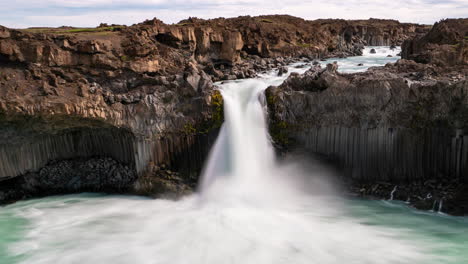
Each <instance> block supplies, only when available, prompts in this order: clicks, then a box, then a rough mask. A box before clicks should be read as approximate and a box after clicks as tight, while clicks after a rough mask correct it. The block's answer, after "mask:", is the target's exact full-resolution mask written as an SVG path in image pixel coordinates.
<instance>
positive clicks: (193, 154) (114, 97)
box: [0, 16, 429, 202]
mask: <svg viewBox="0 0 468 264" xmlns="http://www.w3.org/2000/svg"><path fill="white" fill-rule="evenodd" d="M428 29H429V28H428V27H427V26H421V25H416V24H404V23H399V22H397V21H393V20H376V19H372V20H363V21H345V20H317V21H306V20H303V19H300V18H295V17H290V16H262V17H239V18H233V19H213V20H200V19H195V18H192V19H188V20H184V21H181V22H180V23H178V24H175V25H166V24H164V23H162V22H161V21H159V20H157V19H153V20H148V21H145V22H143V23H140V24H137V25H133V26H130V27H126V26H116V25H112V26H109V25H101V26H100V27H98V28H95V29H79V28H67V27H62V28H55V29H50V28H42V29H41V28H31V29H24V30H14V29H8V28H5V27H0V202H4V201H7V200H9V201H12V200H16V199H21V198H25V197H32V196H36V195H48V194H54V193H66V192H76V191H118V192H125V193H129V192H133V193H135V192H136V193H140V194H155V195H158V194H162V193H164V192H172V193H174V192H175V193H181V192H186V191H187V190H189V189H191V188H193V186H194V185H195V183H196V180H197V178H196V177H197V175H198V172H199V170H200V168H201V166H202V163H203V161H204V159H205V156H206V154H207V152H208V150H209V148H210V146H211V144H212V143H213V141H214V139H215V138H216V134H217V130H218V128H219V126H220V124H221V123H222V120H223V113H222V98H221V96H220V94H219V93H218V92H216V91H215V89H214V85H213V82H214V81H219V80H231V79H237V78H247V77H253V76H255V75H256V74H257V72H261V71H265V70H268V69H271V68H274V67H280V66H283V65H285V64H288V63H291V62H292V61H294V60H296V59H297V58H299V57H306V58H308V59H316V58H324V57H330V56H350V55H358V54H360V52H361V48H362V46H363V45H390V44H397V45H398V44H400V43H402V42H403V41H404V40H405V39H408V38H411V37H414V36H416V35H418V34H421V33H424V32H426V31H427V30H428ZM61 175H62V176H63V177H62V176H61Z"/></svg>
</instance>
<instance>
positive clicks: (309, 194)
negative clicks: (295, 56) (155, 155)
mask: <svg viewBox="0 0 468 264" xmlns="http://www.w3.org/2000/svg"><path fill="white" fill-rule="evenodd" d="M290 70H292V71H305V70H306V69H293V68H290ZM284 78H285V77H275V76H274V74H271V75H265V76H263V77H262V78H259V79H255V80H242V81H234V82H229V83H226V84H223V85H221V87H220V89H221V92H222V95H223V98H224V101H225V119H226V122H225V124H224V125H223V128H222V130H221V133H220V135H219V138H218V140H217V142H216V144H215V147H214V148H213V150H212V153H211V155H210V158H209V162H208V164H207V166H206V169H205V171H204V174H203V177H202V182H201V185H200V186H201V187H200V188H201V189H200V192H199V193H198V194H194V195H192V196H190V197H186V198H185V199H183V200H180V201H169V200H154V201H153V200H147V199H141V198H135V199H128V198H127V199H123V198H122V197H105V198H102V199H86V198H76V199H71V200H67V201H66V202H64V201H63V200H58V201H56V200H53V199H51V200H50V201H49V202H47V203H40V204H33V205H32V206H25V203H23V204H22V205H21V206H18V207H17V208H15V207H13V208H12V210H13V211H14V212H15V215H17V216H18V217H21V218H26V219H28V221H29V226H28V228H27V229H26V230H27V231H26V232H25V233H24V234H23V237H24V239H21V240H20V241H18V242H16V243H14V244H13V245H12V246H11V247H10V248H9V252H10V254H12V255H14V256H18V257H19V261H18V262H19V263H35V264H42V263H113V264H119V263H122V264H123V263H125V264H127V263H143V264H145V263H148V264H155V263H157V264H159V263H161V264H163V263H164V264H165V263H168V264H186V263H195V264H196V263H200V264H202V263H203V264H211V263H212V264H219V263H239V264H248V263H253V264H261V263H265V264H274V263H308V264H341V263H343V264H344V263H346V264H390V263H391V264H397V263H408V264H410V263H411V264H413V263H424V264H426V263H429V260H431V261H434V260H436V259H435V258H432V257H430V256H429V255H428V254H427V250H429V249H428V248H425V245H424V244H422V243H421V242H419V243H418V242H414V241H411V240H410V238H409V236H408V233H410V232H407V231H401V230H393V229H384V228H382V227H375V226H371V225H365V224H362V223H360V222H358V221H357V220H356V219H355V218H353V217H352V216H351V215H350V214H348V212H347V211H346V208H345V206H344V204H342V201H341V200H340V199H337V198H333V189H332V188H331V187H330V186H329V184H327V182H326V181H324V178H326V177H327V176H328V175H329V173H327V172H326V170H323V169H319V167H317V166H315V167H314V168H313V170H310V171H305V170H304V169H301V168H300V167H299V166H297V165H295V164H293V163H285V164H284V163H283V164H279V163H278V162H276V160H275V157H274V153H273V149H272V146H271V143H270V139H269V136H268V133H267V129H266V120H265V109H264V106H263V105H262V103H261V102H262V100H263V99H262V98H263V91H264V89H266V88H267V87H268V86H269V85H272V84H279V83H281V81H282V80H283V79H284ZM309 169H310V168H309ZM31 203H33V202H31ZM26 205H27V202H26ZM436 261H437V260H436ZM431 263H432V262H431ZM436 263H439V262H436Z"/></svg>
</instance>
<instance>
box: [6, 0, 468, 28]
mask: <svg viewBox="0 0 468 264" xmlns="http://www.w3.org/2000/svg"><path fill="white" fill-rule="evenodd" d="M2 7H3V10H6V12H4V14H2V16H1V17H0V24H2V25H5V26H8V27H16V28H22V27H30V26H62V25H72V26H81V27H87V26H93V27H94V26H97V25H98V24H99V23H101V22H105V23H115V24H126V25H131V24H134V23H138V22H141V21H143V20H145V19H151V18H153V17H158V18H159V19H161V20H163V21H164V22H166V23H176V22H178V21H180V20H182V19H185V18H188V17H189V16H192V17H193V16H195V17H200V18H216V17H221V16H222V17H235V16H239V15H265V14H289V15H293V16H299V17H303V18H305V19H317V18H344V19H367V18H370V17H374V18H388V19H390V18H392V19H398V20H400V21H403V22H416V23H425V24H432V23H434V22H435V21H438V20H440V19H442V18H454V17H466V16H467V14H468V2H467V1H466V0H445V1H437V0H372V1H371V0H348V1H338V0H327V1H323V0H320V1H319V0H301V1H300V0H290V1H285V0H283V1H280V0H251V1H248V0H199V1H195V0H133V1H132V0H16V1H8V2H6V3H3V4H2Z"/></svg>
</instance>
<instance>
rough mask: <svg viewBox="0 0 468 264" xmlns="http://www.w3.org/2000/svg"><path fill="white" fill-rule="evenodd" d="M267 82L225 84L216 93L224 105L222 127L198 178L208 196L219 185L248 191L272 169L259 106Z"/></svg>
mask: <svg viewBox="0 0 468 264" xmlns="http://www.w3.org/2000/svg"><path fill="white" fill-rule="evenodd" d="M267 84H268V83H267V82H265V81H260V80H250V81H247V82H243V83H235V82H233V83H229V84H226V85H225V86H223V87H222V88H221V89H220V91H221V94H222V96H223V98H224V104H225V119H226V121H225V123H224V125H223V127H222V129H221V131H220V135H219V138H218V140H217V142H216V144H215V146H214V149H213V151H212V153H211V155H210V158H209V161H208V164H207V166H206V168H207V169H206V170H205V172H204V173H203V176H202V182H201V191H202V193H205V192H209V190H210V188H211V187H212V186H217V185H219V182H220V181H223V182H225V181H229V184H230V185H231V187H234V186H233V185H235V187H236V188H239V189H243V190H245V189H246V188H247V189H248V188H249V186H251V184H250V183H251V182H252V181H253V182H255V181H261V180H262V179H261V177H262V176H263V175H265V172H267V171H269V170H271V168H272V167H273V166H274V150H273V147H272V145H271V143H270V141H269V137H268V130H267V123H266V121H265V113H264V110H263V107H262V105H261V103H260V100H259V98H260V96H263V91H264V89H266V88H267Z"/></svg>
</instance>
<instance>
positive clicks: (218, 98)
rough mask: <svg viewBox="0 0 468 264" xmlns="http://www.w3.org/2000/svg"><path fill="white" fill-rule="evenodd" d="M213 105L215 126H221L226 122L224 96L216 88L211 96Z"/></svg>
mask: <svg viewBox="0 0 468 264" xmlns="http://www.w3.org/2000/svg"><path fill="white" fill-rule="evenodd" d="M211 105H212V107H213V117H212V119H213V127H221V125H222V124H223V122H224V106H223V96H222V95H221V93H220V92H219V91H218V90H216V91H214V93H213V95H212V96H211Z"/></svg>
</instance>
